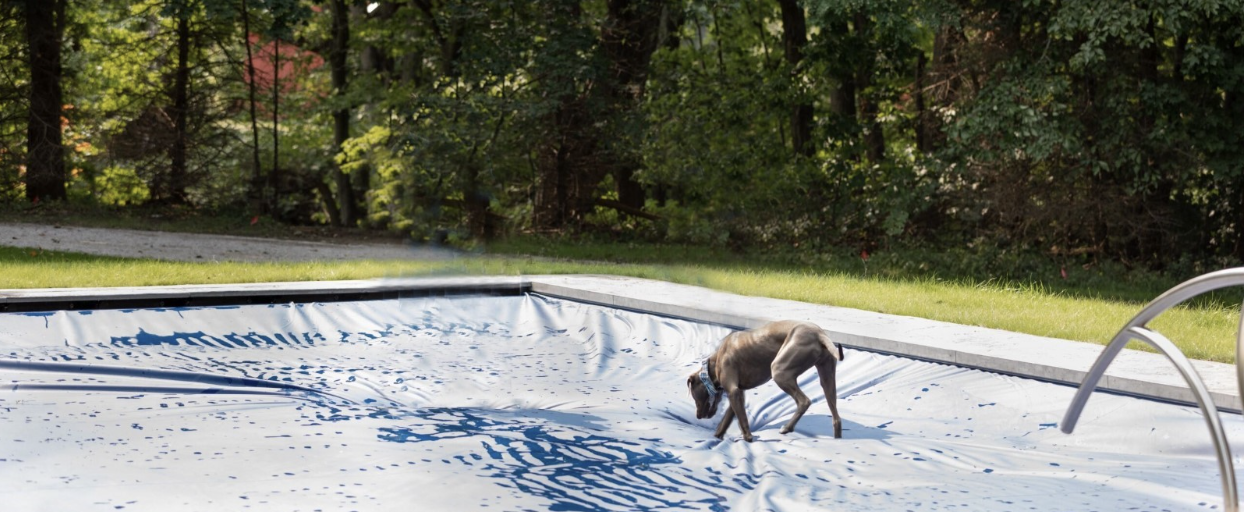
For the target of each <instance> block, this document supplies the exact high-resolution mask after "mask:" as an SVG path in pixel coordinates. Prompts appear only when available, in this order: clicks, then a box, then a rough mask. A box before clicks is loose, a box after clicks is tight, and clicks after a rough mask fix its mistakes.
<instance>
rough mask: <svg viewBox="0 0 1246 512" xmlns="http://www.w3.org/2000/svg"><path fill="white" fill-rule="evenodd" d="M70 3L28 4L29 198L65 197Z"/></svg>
mask: <svg viewBox="0 0 1246 512" xmlns="http://www.w3.org/2000/svg"><path fill="white" fill-rule="evenodd" d="M65 3H66V0H41V1H32V2H27V4H26V47H27V52H28V55H29V57H28V58H29V59H30V62H29V64H30V114H29V117H28V118H27V124H26V150H27V153H26V198H27V199H30V200H31V201H35V200H42V201H50V200H63V199H65V147H64V145H63V144H62V141H61V106H62V105H63V104H64V103H63V101H62V99H61V35H62V34H63V33H64V27H65Z"/></svg>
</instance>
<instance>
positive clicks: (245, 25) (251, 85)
mask: <svg viewBox="0 0 1246 512" xmlns="http://www.w3.org/2000/svg"><path fill="white" fill-rule="evenodd" d="M239 4H241V6H242V11H241V14H242V40H243V43H244V44H245V45H246V48H247V75H248V76H249V77H250V80H249V81H248V83H247V95H248V101H249V103H250V105H248V107H249V109H250V113H251V190H250V195H251V198H250V200H251V207H252V208H253V209H254V210H255V211H260V210H262V209H263V208H264V178H263V176H262V175H261V174H260V172H261V167H262V166H261V165H260V127H259V124H258V122H257V120H256V115H255V87H256V85H255V58H254V56H253V55H252V54H251V16H250V14H249V13H248V10H247V0H241V1H240V2H239Z"/></svg>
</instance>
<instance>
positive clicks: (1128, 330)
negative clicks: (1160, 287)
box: [1060, 268, 1246, 512]
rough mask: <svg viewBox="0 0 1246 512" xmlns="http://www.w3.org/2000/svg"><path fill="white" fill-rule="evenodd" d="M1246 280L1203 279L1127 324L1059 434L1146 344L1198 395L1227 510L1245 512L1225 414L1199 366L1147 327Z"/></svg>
mask: <svg viewBox="0 0 1246 512" xmlns="http://www.w3.org/2000/svg"><path fill="white" fill-rule="evenodd" d="M1244 280H1246V269H1243V268H1231V269H1225V270H1220V271H1216V272H1212V273H1210V274H1203V275H1201V276H1198V277H1196V278H1194V279H1190V280H1189V281H1186V282H1184V283H1181V284H1179V285H1177V286H1175V287H1173V288H1172V289H1170V290H1168V291H1166V292H1164V293H1163V294H1162V295H1160V296H1159V297H1156V298H1155V300H1152V301H1151V303H1150V304H1147V306H1146V307H1145V308H1142V312H1140V313H1138V314H1137V316H1134V318H1133V319H1132V320H1130V321H1129V323H1127V324H1125V327H1124V328H1122V329H1121V330H1120V332H1118V333H1116V337H1114V338H1112V342H1111V343H1109V344H1108V346H1107V348H1105V349H1103V352H1102V353H1100V354H1099V359H1097V360H1096V361H1095V364H1094V366H1092V367H1091V368H1090V371H1089V372H1087V374H1086V378H1085V379H1084V380H1083V381H1082V385H1081V387H1079V388H1078V389H1077V394H1075V395H1073V401H1072V402H1070V403H1069V409H1068V411H1066V412H1065V413H1064V421H1062V422H1061V423H1060V430H1061V431H1063V432H1064V433H1065V434H1071V433H1073V428H1074V427H1076V426H1077V419H1078V417H1080V416H1081V415H1082V409H1083V408H1085V407H1086V401H1087V400H1089V399H1090V394H1091V393H1093V392H1094V390H1095V387H1096V386H1097V385H1098V384H1099V380H1100V379H1101V378H1103V373H1104V372H1105V371H1107V369H1108V365H1110V364H1112V360H1114V359H1116V356H1117V355H1119V354H1120V352H1121V349H1123V348H1125V345H1126V344H1127V343H1129V342H1130V340H1139V341H1141V342H1143V343H1146V344H1147V345H1150V346H1151V347H1152V348H1154V349H1155V350H1157V351H1159V352H1160V353H1161V354H1163V355H1164V356H1165V357H1167V358H1168V360H1169V361H1170V362H1172V364H1173V366H1176V368H1177V371H1178V372H1180V373H1181V376H1182V377H1183V378H1185V382H1186V384H1187V385H1188V386H1190V390H1191V391H1193V392H1194V399H1195V402H1197V403H1198V408H1199V409H1200V410H1201V411H1202V412H1203V420H1204V421H1206V423H1207V430H1208V431H1210V432H1211V441H1212V443H1213V444H1214V445H1215V448H1216V459H1217V461H1218V465H1219V470H1220V487H1221V489H1222V492H1223V493H1224V510H1225V511H1226V512H1239V511H1240V510H1241V509H1240V504H1239V500H1238V495H1237V477H1236V474H1235V473H1234V471H1233V451H1232V448H1231V447H1230V446H1229V441H1228V438H1227V437H1225V433H1224V425H1223V424H1222V423H1221V422H1220V414H1218V413H1217V411H1216V406H1215V404H1214V403H1213V402H1212V399H1211V394H1210V393H1208V391H1207V385H1206V384H1204V383H1203V379H1202V378H1200V377H1199V375H1198V372H1196V371H1195V369H1194V365H1193V364H1191V363H1190V360H1189V358H1187V357H1186V356H1185V354H1183V353H1182V352H1181V349H1179V348H1177V346H1176V345H1174V344H1173V343H1172V341H1169V340H1168V338H1165V337H1164V335H1162V334H1160V333H1158V332H1155V331H1154V330H1152V329H1150V328H1149V327H1147V325H1146V324H1147V323H1148V322H1150V321H1151V320H1153V319H1154V318H1155V317H1157V316H1159V315H1160V313H1163V312H1165V311H1167V310H1168V309H1170V308H1172V307H1173V306H1176V305H1177V304H1180V303H1182V302H1185V301H1186V300H1188V299H1191V298H1194V297H1197V296H1199V295H1202V294H1204V293H1207V292H1210V291H1212V290H1218V289H1221V288H1230V287H1234V286H1242V285H1243V281H1244ZM1242 396H1243V394H1242V319H1241V318H1240V317H1239V318H1238V324H1237V398H1238V400H1239V402H1240V401H1241V400H1242Z"/></svg>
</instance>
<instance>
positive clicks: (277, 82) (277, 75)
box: [268, 37, 281, 212]
mask: <svg viewBox="0 0 1246 512" xmlns="http://www.w3.org/2000/svg"><path fill="white" fill-rule="evenodd" d="M280 100H281V38H280V37H276V38H273V168H272V170H270V171H269V172H268V185H269V187H270V188H272V189H273V198H272V202H271V203H269V211H271V212H277V211H278V210H277V201H278V200H279V199H280V198H281V144H280V142H281V141H280V137H279V135H278V128H279V127H280V121H279V118H278V117H277V111H278V106H279V104H280Z"/></svg>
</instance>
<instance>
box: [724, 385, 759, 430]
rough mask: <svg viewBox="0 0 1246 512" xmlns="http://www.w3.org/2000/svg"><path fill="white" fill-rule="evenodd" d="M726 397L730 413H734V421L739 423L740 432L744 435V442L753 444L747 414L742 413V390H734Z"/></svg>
mask: <svg viewBox="0 0 1246 512" xmlns="http://www.w3.org/2000/svg"><path fill="white" fill-rule="evenodd" d="M727 397H728V398H730V399H731V412H733V413H735V419H736V420H738V421H739V422H740V432H742V433H744V440H745V441H748V442H750V443H751V442H753V432H752V431H751V430H749V428H748V413H746V412H745V411H744V390H743V389H740V388H734V389H732V390H731V391H729V392H728V393H727Z"/></svg>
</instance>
